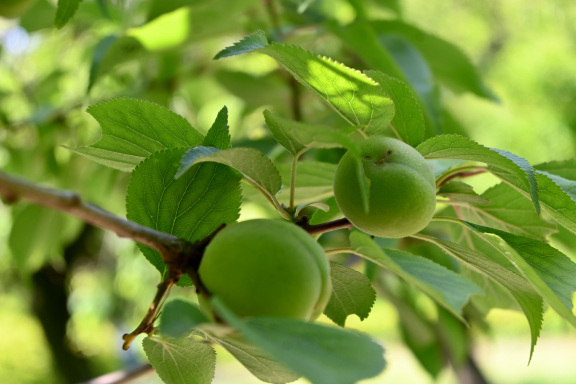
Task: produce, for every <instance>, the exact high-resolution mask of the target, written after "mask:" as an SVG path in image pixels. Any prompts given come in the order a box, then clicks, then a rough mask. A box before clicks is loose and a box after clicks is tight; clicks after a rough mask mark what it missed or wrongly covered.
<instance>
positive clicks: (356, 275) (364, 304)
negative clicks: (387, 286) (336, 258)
mask: <svg viewBox="0 0 576 384" xmlns="http://www.w3.org/2000/svg"><path fill="white" fill-rule="evenodd" d="M330 277H331V278H332V296H331V297H330V301H329V302H328V305H327V306H326V309H325V310H324V314H325V315H326V316H328V318H330V320H332V321H333V322H335V323H336V324H338V325H339V326H341V327H344V325H345V323H346V318H347V317H348V316H349V315H357V316H358V317H359V318H360V320H364V319H365V318H367V317H368V315H369V314H370V311H371V310H372V306H373V305H374V301H375V300H376V291H374V288H372V284H371V283H370V280H369V279H368V278H367V277H366V276H365V275H364V274H363V273H360V272H358V271H356V270H354V269H351V268H348V267H346V266H344V265H342V264H340V263H336V262H330Z"/></svg>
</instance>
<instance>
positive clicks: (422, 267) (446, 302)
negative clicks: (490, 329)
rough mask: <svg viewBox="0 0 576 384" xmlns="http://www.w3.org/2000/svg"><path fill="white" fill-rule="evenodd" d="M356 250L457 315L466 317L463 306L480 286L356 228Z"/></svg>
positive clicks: (353, 238)
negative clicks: (388, 246) (382, 243)
mask: <svg viewBox="0 0 576 384" xmlns="http://www.w3.org/2000/svg"><path fill="white" fill-rule="evenodd" d="M350 246H351V247H352V249H353V251H354V253H356V254H358V255H360V256H362V257H364V258H366V259H368V260H370V261H372V262H374V263H376V264H378V265H379V266H381V267H382V268H385V269H387V270H389V271H391V272H393V273H395V274H396V275H398V276H399V277H401V278H402V279H404V280H406V281H407V282H408V283H410V284H412V285H414V286H415V287H417V288H418V289H420V290H422V291H423V292H424V293H426V294H427V295H428V296H430V297H431V298H432V299H434V300H435V301H436V302H438V303H439V304H440V305H442V306H443V307H444V308H446V309H447V310H448V311H450V312H451V313H452V314H454V316H456V317H458V318H459V319H461V320H463V318H462V315H461V311H462V307H463V306H464V304H466V302H467V301H468V299H469V297H470V296H471V295H474V294H479V293H482V290H481V289H480V287H478V286H477V285H476V284H474V283H472V282H471V281H469V280H467V279H466V278H464V277H462V276H461V275H459V274H457V273H455V272H452V271H451V270H449V269H447V268H445V267H443V266H441V265H439V264H436V263H434V262H432V261H431V260H428V259H425V258H423V257H420V256H415V255H412V254H409V253H407V252H403V251H398V250H392V249H386V250H384V249H381V248H380V247H379V246H378V245H377V244H376V243H375V242H374V241H373V240H372V239H370V238H369V237H368V236H366V235H364V234H362V233H360V232H358V231H354V232H352V233H351V234H350Z"/></svg>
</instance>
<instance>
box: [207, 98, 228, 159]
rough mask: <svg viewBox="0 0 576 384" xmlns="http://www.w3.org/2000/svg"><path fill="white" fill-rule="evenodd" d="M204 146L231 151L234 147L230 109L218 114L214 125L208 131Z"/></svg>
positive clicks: (223, 109) (224, 109)
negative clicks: (229, 121) (229, 118)
mask: <svg viewBox="0 0 576 384" xmlns="http://www.w3.org/2000/svg"><path fill="white" fill-rule="evenodd" d="M202 145H203V146H205V147H214V148H218V149H229V148H230V147H231V146H232V144H231V142H230V130H229V127H228V109H227V108H226V107H224V108H222V109H221V110H220V112H218V116H216V120H214V124H212V127H210V129H209V130H208V133H207V134H206V137H205V138H204V141H203V142H202Z"/></svg>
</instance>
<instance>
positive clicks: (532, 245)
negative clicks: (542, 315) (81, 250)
mask: <svg viewBox="0 0 576 384" xmlns="http://www.w3.org/2000/svg"><path fill="white" fill-rule="evenodd" d="M467 225H468V226H469V227H471V228H472V229H473V230H475V231H478V232H481V233H484V234H488V236H484V237H483V238H484V239H485V240H486V241H488V242H489V243H490V244H492V245H493V248H494V249H495V250H496V251H497V252H500V253H501V254H502V255H504V257H506V258H507V259H509V260H510V261H511V262H512V263H513V264H514V266H515V267H516V268H517V269H518V271H519V272H520V273H521V274H522V276H524V278H525V279H526V280H528V281H529V282H530V283H531V284H532V286H533V287H534V288H535V289H536V291H537V292H538V293H539V294H540V295H542V297H544V299H545V300H546V301H547V302H548V303H549V304H550V305H551V306H552V308H554V310H555V311H556V312H558V314H560V315H561V316H562V317H563V318H564V319H566V320H568V321H569V322H570V323H571V324H572V325H573V326H575V327H576V316H574V315H573V314H572V294H573V293H574V292H576V280H575V279H574V276H576V264H575V263H574V262H573V261H572V260H570V259H569V258H568V257H567V256H566V255H564V254H563V253H562V252H560V251H558V250H557V249H555V248H553V247H552V246H550V245H549V244H546V243H544V242H541V241H538V240H534V239H531V238H528V237H523V236H517V235H513V234H511V233H507V232H503V231H500V230H497V229H493V228H488V227H484V226H480V225H476V224H472V223H467ZM490 235H495V236H490ZM496 236H497V238H496ZM498 238H499V239H498ZM500 239H501V240H500ZM502 240H503V241H504V242H505V243H506V244H507V245H508V246H505V245H504V244H503V242H502Z"/></svg>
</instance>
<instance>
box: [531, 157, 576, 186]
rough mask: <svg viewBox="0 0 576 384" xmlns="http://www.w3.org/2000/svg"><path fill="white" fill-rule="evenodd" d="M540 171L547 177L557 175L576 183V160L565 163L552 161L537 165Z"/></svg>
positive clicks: (564, 161) (565, 161)
mask: <svg viewBox="0 0 576 384" xmlns="http://www.w3.org/2000/svg"><path fill="white" fill-rule="evenodd" d="M534 168H536V169H537V170H539V171H543V172H546V174H547V175H550V174H552V175H557V176H560V177H562V178H564V179H567V180H572V181H576V160H575V159H569V160H563V161H550V162H547V163H542V164H538V165H535V166H534Z"/></svg>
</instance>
